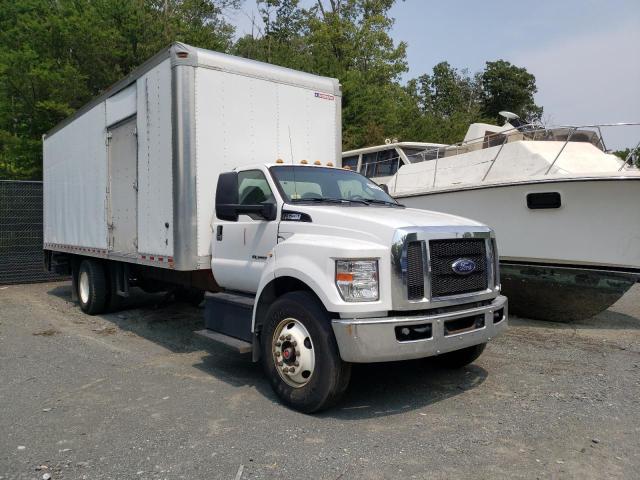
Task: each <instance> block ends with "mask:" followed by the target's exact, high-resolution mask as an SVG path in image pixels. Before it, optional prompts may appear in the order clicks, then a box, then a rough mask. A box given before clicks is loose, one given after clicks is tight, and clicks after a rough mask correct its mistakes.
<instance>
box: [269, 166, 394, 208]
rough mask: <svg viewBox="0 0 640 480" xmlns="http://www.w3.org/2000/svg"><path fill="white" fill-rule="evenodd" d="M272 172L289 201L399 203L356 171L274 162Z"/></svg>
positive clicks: (368, 203)
mask: <svg viewBox="0 0 640 480" xmlns="http://www.w3.org/2000/svg"><path fill="white" fill-rule="evenodd" d="M269 170H270V172H271V175H272V176H273V178H274V180H275V182H276V184H277V185H278V188H279V190H280V192H281V193H282V195H283V196H284V197H285V200H286V201H287V202H288V203H305V202H308V203H323V202H324V203H356V204H362V205H372V204H375V205H378V204H380V205H388V206H399V204H398V203H397V202H396V201H395V200H394V199H393V198H391V197H390V196H389V195H388V194H387V193H385V191H384V190H383V189H382V188H381V187H380V186H378V185H377V184H375V183H374V182H373V181H371V180H370V179H368V178H366V177H364V176H362V175H360V174H359V173H356V172H352V171H350V170H343V169H340V168H325V167H299V166H293V165H291V166H285V165H283V166H277V167H271V168H270V169H269Z"/></svg>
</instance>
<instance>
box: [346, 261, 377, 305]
mask: <svg viewBox="0 0 640 480" xmlns="http://www.w3.org/2000/svg"><path fill="white" fill-rule="evenodd" d="M336 286H337V287H338V291H339V292H340V296H341V297H342V299H343V300H344V301H345V302H373V301H375V300H378V261H377V260H336Z"/></svg>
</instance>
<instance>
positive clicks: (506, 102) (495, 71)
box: [480, 60, 542, 121]
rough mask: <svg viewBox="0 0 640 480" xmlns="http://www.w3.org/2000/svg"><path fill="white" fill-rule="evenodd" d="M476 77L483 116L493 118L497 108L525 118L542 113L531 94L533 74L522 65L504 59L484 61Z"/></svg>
mask: <svg viewBox="0 0 640 480" xmlns="http://www.w3.org/2000/svg"><path fill="white" fill-rule="evenodd" d="M480 81H481V84H482V101H483V114H484V115H485V116H487V117H489V118H493V119H496V120H497V119H498V118H499V115H498V112H500V111H501V110H508V111H511V112H513V113H515V114H517V115H519V116H520V117H522V118H523V119H526V120H527V121H534V120H540V118H541V117H542V107H539V106H537V105H536V104H535V100H534V98H533V96H534V94H535V93H536V92H537V91H538V88H537V87H536V77H534V76H533V75H532V74H531V73H529V72H527V70H526V69H525V68H522V67H516V66H515V65H512V64H511V63H509V62H507V61H505V60H497V61H495V62H487V63H486V68H485V70H484V72H482V75H481V77H480Z"/></svg>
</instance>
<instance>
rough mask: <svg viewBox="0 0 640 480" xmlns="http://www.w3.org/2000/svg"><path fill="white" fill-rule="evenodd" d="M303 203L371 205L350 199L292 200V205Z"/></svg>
mask: <svg viewBox="0 0 640 480" xmlns="http://www.w3.org/2000/svg"><path fill="white" fill-rule="evenodd" d="M303 202H319V203H320V202H321V203H360V204H362V205H369V203H368V202H367V201H366V200H352V199H350V198H329V197H313V198H294V199H291V203H303Z"/></svg>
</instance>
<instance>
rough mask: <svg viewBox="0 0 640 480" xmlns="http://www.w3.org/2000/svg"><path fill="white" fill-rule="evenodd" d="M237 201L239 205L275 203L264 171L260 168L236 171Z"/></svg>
mask: <svg viewBox="0 0 640 480" xmlns="http://www.w3.org/2000/svg"><path fill="white" fill-rule="evenodd" d="M238 201H239V203H240V205H260V204H263V203H273V204H275V203H276V199H275V197H274V196H273V193H272V192H271V187H269V183H268V182H267V179H266V178H265V176H264V173H262V172H261V171H260V170H247V171H243V172H239V173H238Z"/></svg>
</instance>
